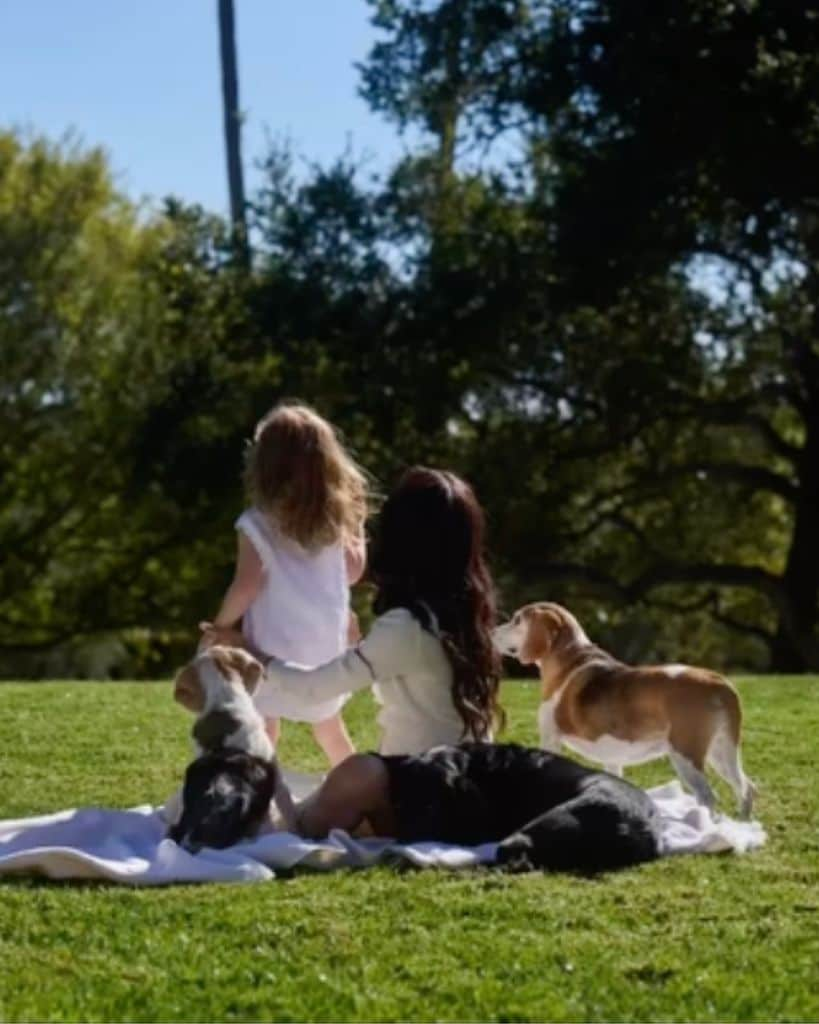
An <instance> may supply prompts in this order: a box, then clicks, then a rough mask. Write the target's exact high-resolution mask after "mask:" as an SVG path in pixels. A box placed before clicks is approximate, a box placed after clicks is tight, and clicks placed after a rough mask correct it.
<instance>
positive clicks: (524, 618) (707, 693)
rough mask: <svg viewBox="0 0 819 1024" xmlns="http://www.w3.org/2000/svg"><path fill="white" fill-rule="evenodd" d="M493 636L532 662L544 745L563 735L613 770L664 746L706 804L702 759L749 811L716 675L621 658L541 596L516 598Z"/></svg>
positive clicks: (733, 710) (725, 695)
mask: <svg viewBox="0 0 819 1024" xmlns="http://www.w3.org/2000/svg"><path fill="white" fill-rule="evenodd" d="M493 640H494V643H495V647H496V648H497V649H498V651H500V652H501V654H507V655H510V656H512V657H514V658H517V660H518V661H519V662H520V663H521V664H523V665H532V664H535V665H538V666H539V668H540V678H541V684H542V691H541V693H542V703H541V705H540V711H539V713H538V723H539V726H540V742H541V746H542V747H543V748H544V749H545V750H551V751H553V752H557V751H558V750H559V748H560V744H561V743H564V744H565V745H566V746H567V747H569V748H570V749H571V750H574V751H576V752H577V753H578V754H581V755H582V756H583V757H587V758H590V759H591V760H593V761H598V762H599V763H601V764H603V765H604V766H605V767H606V768H607V770H608V771H610V772H611V773H612V774H614V775H622V773H623V768H624V767H625V766H627V765H632V764H642V763H644V762H646V761H653V760H655V759H656V758H658V757H662V756H664V755H666V754H667V755H668V757H669V759H670V760H671V763H672V765H673V766H674V769H675V771H676V772H677V774H678V775H679V777H680V779H681V780H682V782H684V783H685V784H686V785H687V786H689V787H690V788H691V789H692V790H693V792H694V795H695V796H696V797H697V799H698V800H699V801H700V803H703V804H705V805H706V806H707V807H709V808H713V807H714V805H715V802H716V801H715V797H714V793H713V790H712V789H711V786H710V785H709V783H708V780H707V779H706V777H705V765H706V763H708V764H710V765H711V767H712V768H713V769H714V771H715V772H716V773H717V774H718V775H719V776H720V777H721V778H723V779H724V780H725V781H726V782H727V783H728V785H729V786H730V787H731V788H732V789H733V791H734V793H735V795H736V798H737V801H738V803H739V806H740V809H741V812H742V814H743V815H744V816H745V817H748V816H749V815H750V813H751V809H752V806H753V800H754V796H755V794H756V789H755V787H754V784H753V783H752V782H751V780H750V779H749V778H748V777H747V776H746V775H745V773H744V772H743V770H742V759H741V756H740V750H739V744H740V732H741V726H742V709H741V707H740V702H739V696H738V694H737V692H736V690H735V689H734V688H733V686H732V685H731V684H730V683H729V682H728V680H727V679H725V678H724V677H723V676H721V675H718V674H717V673H716V672H710V671H708V670H707V669H702V668H692V667H690V666H688V665H656V666H640V667H632V666H630V665H624V664H623V663H622V662H620V661H617V660H616V659H615V658H613V657H612V656H611V655H610V654H607V653H606V652H605V651H604V650H602V649H601V648H600V647H597V646H595V645H594V644H593V643H591V641H590V640H589V638H588V637H587V636H586V633H585V632H584V630H583V628H582V627H581V625H580V623H579V622H578V621H577V619H576V618H575V617H574V616H573V615H572V614H571V612H568V611H567V610H566V609H565V608H563V607H561V606H560V605H558V604H553V603H551V602H541V603H539V604H530V605H526V606H525V607H524V608H521V609H520V610H519V611H517V612H515V614H514V615H513V616H512V619H511V620H510V621H509V622H507V623H505V624H503V625H501V626H498V627H497V629H496V630H495V631H494V634H493Z"/></svg>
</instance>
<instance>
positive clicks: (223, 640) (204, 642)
mask: <svg viewBox="0 0 819 1024" xmlns="http://www.w3.org/2000/svg"><path fill="white" fill-rule="evenodd" d="M199 630H200V632H201V634H202V636H201V638H200V640H199V647H198V650H200V651H206V650H207V649H208V648H209V647H214V646H216V645H217V644H219V645H221V646H222V647H241V648H243V650H246V651H248V652H249V653H250V654H252V655H253V656H254V658H256V657H258V655H257V654H256V652H255V651H254V650H253V649H252V648H251V646H250V645H249V644H248V642H247V640H246V639H245V637H244V635H243V633H242V631H241V630H240V629H236V628H235V627H233V626H216V625H214V624H213V623H212V622H200V623H199Z"/></svg>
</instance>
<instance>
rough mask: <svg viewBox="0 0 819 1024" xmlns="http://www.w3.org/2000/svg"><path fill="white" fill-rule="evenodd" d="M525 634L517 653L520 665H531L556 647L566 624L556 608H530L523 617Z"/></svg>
mask: <svg viewBox="0 0 819 1024" xmlns="http://www.w3.org/2000/svg"><path fill="white" fill-rule="evenodd" d="M525 624H526V636H525V638H524V641H523V643H522V645H521V648H520V653H519V654H518V661H520V663H521V664H522V665H532V664H534V663H535V662H538V661H540V660H541V659H542V658H545V657H546V655H547V654H550V653H551V651H552V650H553V649H554V648H555V647H557V645H558V643H559V642H560V639H561V634H563V633H565V632H566V629H567V624H566V622H565V621H564V619H563V616H562V615H561V614H560V612H559V611H557V609H556V608H547V607H538V606H537V605H535V606H534V607H533V608H530V609H529V610H528V611H527V613H526V617H525Z"/></svg>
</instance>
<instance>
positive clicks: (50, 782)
mask: <svg viewBox="0 0 819 1024" xmlns="http://www.w3.org/2000/svg"><path fill="white" fill-rule="evenodd" d="M741 688H742V692H743V696H744V700H745V706H746V739H745V764H746V767H747V769H748V771H749V773H750V774H751V775H752V776H753V777H754V778H755V779H756V780H757V782H758V783H759V785H760V798H759V805H758V811H759V815H760V817H761V818H762V820H763V822H764V823H765V825H766V827H767V829H768V831H769V834H770V842H769V845H768V846H767V847H766V848H765V849H763V850H761V851H758V852H756V853H753V854H750V855H748V856H745V857H733V856H712V857H683V858H679V859H670V860H666V861H662V862H659V863H657V864H653V865H648V866H645V867H642V868H640V869H638V870H634V871H629V872H624V873H622V874H619V875H613V876H610V877H607V878H604V879H602V880H598V881H583V880H578V879H574V878H566V877H557V876H555V877H545V876H540V875H531V876H514V877H505V876H498V875H495V874H493V873H491V872H488V871H481V872H474V873H463V874H454V873H453V874H445V873H438V872H401V873H398V872H395V871H393V870H391V869H387V868H379V869H374V870H369V871H365V872H356V873H352V872H342V873H338V874H334V875H330V876H327V875H310V874H298V875H296V876H295V877H293V878H290V879H286V880H277V881H274V882H270V883H266V884H260V885H252V886H227V885H208V886H178V887H173V888H169V889H161V890H157V889H150V890H148V889H143V890H130V889H126V888H122V887H116V886H109V885H101V884H93V885H89V884H83V885H80V884H72V883H53V882H48V881H43V880H37V879H29V880H25V879H17V878H15V879H0V1020H2V1021H17V1020H31V1019H37V1020H50V1021H55V1020H145V1021H148V1020H191V1021H192V1020H261V1019H273V1020H301V1019H307V1020H310V1019H312V1020H435V1019H437V1020H543V1019H551V1020H598V1019H604V1020H783V1019H788V1020H796V1019H801V1020H803V1019H815V1018H817V1017H819V967H817V964H819V796H817V770H816V737H817V735H819V679H816V678H812V679H807V678H787V679H786V678H774V677H765V678H759V679H753V680H744V681H742V682H741ZM505 701H506V704H507V707H508V709H509V712H510V714H509V730H508V736H509V737H510V738H513V739H516V740H519V741H521V742H527V743H533V742H534V741H535V708H536V703H537V695H536V690H535V687H534V686H533V685H532V684H531V683H517V682H516V683H509V684H507V686H506V688H505ZM346 717H347V720H348V722H349V724H350V725H351V729H352V732H353V734H354V737H355V739H356V741H357V743H358V745H359V747H360V748H361V749H366V748H367V747H368V746H371V745H373V744H374V742H375V737H376V733H375V727H374V724H373V718H374V709H373V706H372V702H371V699H370V697H369V696H368V695H361V696H359V697H357V698H356V699H355V700H354V701H353V702H352V703H351V705H349V706H348V709H347V712H346ZM188 728H189V720H188V719H187V717H186V715H185V713H184V712H183V711H181V709H179V708H178V707H177V706H176V705H175V704H173V702H172V701H171V699H170V689H169V686H168V684H167V683H155V684H153V683H152V684H144V683H142V684H140V683H133V684H126V683H119V684H101V683H98V684H95V683H53V684H51V683H42V684H6V685H0V751H2V753H0V817H4V818H7V817H19V816H22V815H25V814H34V813H42V812H45V811H49V810H54V809H58V808H63V807H70V806H81V805H87V804H101V805H107V806H119V807H126V806H130V805H134V804H141V803H150V802H158V801H160V800H162V799H163V798H164V797H165V796H166V795H167V794H168V793H169V792H170V791H171V790H172V789H173V788H174V786H175V785H176V784H177V782H178V779H179V776H180V773H181V771H182V769H183V768H184V765H185V763H186V760H187V757H188V745H187V737H186V733H187V729H188ZM280 754H281V757H282V760H283V761H284V762H285V763H286V764H288V765H291V766H293V767H298V768H303V769H313V768H319V767H321V765H322V756H321V754H320V752H319V751H317V750H316V749H315V748H314V746H313V743H312V738H311V736H310V734H309V731H308V730H306V729H303V728H301V727H298V726H291V727H289V728H288V727H285V730H284V738H283V743H282V745H281V748H280ZM669 775H670V769H669V768H668V766H667V765H665V764H662V763H659V764H655V765H651V766H649V767H647V768H646V769H644V770H641V771H640V772H637V773H635V774H634V776H633V777H634V778H635V779H637V780H638V781H641V782H644V783H649V782H656V781H660V780H663V779H666V778H668V777H669ZM721 792H722V795H723V798H724V799H726V800H727V799H728V794H727V793H725V792H724V791H722V790H721Z"/></svg>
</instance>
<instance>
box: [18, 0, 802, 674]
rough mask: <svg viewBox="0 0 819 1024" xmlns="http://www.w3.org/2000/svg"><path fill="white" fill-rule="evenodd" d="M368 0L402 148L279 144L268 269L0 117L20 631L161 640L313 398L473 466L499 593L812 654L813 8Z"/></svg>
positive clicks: (354, 422)
mask: <svg viewBox="0 0 819 1024" xmlns="http://www.w3.org/2000/svg"><path fill="white" fill-rule="evenodd" d="M370 6H371V10H372V17H373V23H374V25H375V27H376V29H377V30H378V32H379V38H378V41H377V42H376V44H375V45H374V46H373V48H372V51H371V53H370V54H369V55H368V58H367V59H366V60H365V62H364V63H363V64H362V66H361V68H360V70H361V91H362V95H363V96H364V98H365V99H366V101H367V102H368V103H369V105H370V106H371V107H372V109H374V110H375V111H378V112H380V113H382V114H384V115H385V116H386V117H388V118H390V119H391V120H392V121H393V122H394V123H395V124H396V126H397V127H399V128H400V129H401V130H402V131H404V132H405V133H406V138H407V140H408V147H409V148H408V152H407V154H406V155H405V156H404V157H403V158H402V159H401V160H400V161H399V162H398V163H397V164H396V165H395V166H394V167H393V168H391V169H390V171H389V173H387V174H386V175H385V176H384V177H383V179H379V178H373V177H372V176H371V175H370V176H367V175H366V174H365V173H364V169H363V168H362V167H361V166H359V165H358V164H357V163H356V161H355V160H354V158H353V157H352V156H351V155H350V154H349V153H348V154H346V155H342V156H341V157H340V158H339V159H338V160H337V161H335V162H334V163H333V164H331V165H330V166H328V167H315V166H310V167H308V169H307V170H306V171H304V172H300V171H298V172H297V170H296V164H295V162H294V159H293V156H292V154H291V153H289V152H288V151H287V150H286V149H283V148H282V147H273V148H272V149H271V151H270V152H269V153H268V154H266V155H265V156H264V158H263V161H262V167H263V171H264V179H263V184H262V187H261V188H260V189H259V191H258V192H257V194H256V195H255V196H254V197H253V198H252V201H251V203H250V207H249V222H250V225H251V227H250V237H251V240H252V242H253V248H254V252H253V260H252V265H251V266H250V267H249V268H247V269H242V267H240V266H237V265H236V262H235V260H234V259H232V258H231V257H232V253H231V247H230V244H229V239H228V237H227V236H228V232H227V230H226V227H225V224H224V223H223V222H222V221H220V220H219V219H218V218H214V217H211V216H208V215H207V214H206V213H205V212H204V211H201V210H197V209H190V208H187V207H185V206H184V205H183V204H181V203H179V202H178V201H169V202H168V203H167V204H166V207H165V209H164V211H163V213H162V214H161V215H160V216H154V217H146V216H144V215H140V214H139V212H138V211H136V210H134V209H133V208H132V207H131V206H130V205H129V204H128V203H127V202H126V201H125V200H124V199H123V198H122V197H121V196H119V195H117V194H116V191H115V190H114V188H113V187H112V185H111V179H110V174H109V172H108V171H107V170H106V168H105V166H104V161H102V158H101V157H100V156H99V154H94V153H84V152H81V151H80V150H78V149H77V148H76V147H74V148H73V149H72V148H71V147H59V146H57V147H54V146H49V145H47V144H46V143H43V142H40V141H36V140H34V141H31V140H29V141H26V140H21V139H20V138H18V137H16V136H14V135H5V136H3V137H2V145H0V238H1V239H2V241H3V246H2V251H3V257H2V258H0V295H2V297H3V303H4V308H7V309H9V311H10V315H9V316H8V317H7V319H6V322H4V323H3V324H1V325H0V343H1V344H2V349H3V355H4V366H6V367H8V370H7V372H6V374H5V375H4V385H3V390H2V394H1V395H0V423H1V425H2V426H3V428H4V430H3V433H2V439H1V440H0V469H2V481H0V497H2V499H3V502H2V512H0V544H2V546H3V548H4V550H5V551H7V552H8V555H7V558H6V561H5V564H4V566H3V568H2V569H0V583H2V588H0V594H2V597H0V647H2V648H3V649H5V651H6V652H7V654H9V655H11V654H14V655H15V657H18V656H19V655H20V652H21V651H23V650H24V649H26V650H31V651H33V652H36V656H37V658H39V657H40V652H44V651H48V650H50V649H51V650H53V648H54V645H55V644H59V643H60V642H62V643H68V642H69V640H70V641H71V643H76V642H79V641H78V639H77V638H78V637H79V638H80V639H81V638H83V637H88V638H93V637H96V636H98V635H100V634H102V633H108V632H110V631H121V630H123V629H131V630H136V631H137V632H131V633H130V634H129V636H130V637H131V639H130V640H127V641H126V643H127V645H129V648H130V650H131V651H136V650H137V648H139V649H140V650H142V651H143V652H144V651H146V650H147V651H148V652H150V651H152V650H153V651H154V653H157V652H160V651H161V652H164V653H163V654H162V658H165V657H167V658H172V657H173V651H174V650H175V649H180V648H178V647H177V648H175V646H174V645H175V644H183V645H184V643H186V642H187V640H188V638H189V637H190V632H189V630H190V627H191V625H192V624H193V623H195V622H196V620H197V619H198V618H200V617H202V616H203V615H206V614H208V613H209V612H210V610H211V609H212V607H213V605H214V604H215V603H216V601H217V600H218V592H219V590H220V588H221V587H222V586H223V585H224V581H225V578H226V575H227V573H228V572H229V567H230V560H231V555H232V550H231V549H232V543H231V540H230V534H231V529H230V525H231V521H232V519H233V517H234V515H235V513H236V512H237V511H238V508H239V505H240V502H241V496H240V492H239V487H238V481H239V469H240V463H241V457H242V447H243V443H244V440H245V438H246V437H247V435H248V432H249V430H250V428H251V426H252V424H253V422H254V420H255V418H256V417H258V416H259V415H260V414H261V413H262V412H264V411H265V409H266V408H267V407H269V405H271V404H272V403H273V402H274V401H275V400H276V399H277V398H280V397H283V396H298V397H300V398H303V399H305V400H307V401H309V402H311V403H312V404H314V405H316V406H317V407H318V408H319V409H320V411H321V412H322V413H324V414H325V415H327V416H328V417H329V418H330V419H332V420H333V421H334V422H335V423H337V424H338V426H339V427H340V428H341V430H342V432H343V433H344V435H345V437H346V439H347V441H348V443H349V444H350V445H351V447H352V448H353V449H354V451H355V452H356V454H357V455H358V458H359V459H360V461H361V462H362V463H363V464H364V465H365V466H366V467H367V468H368V469H369V470H370V471H371V473H372V474H373V476H374V478H375V479H376V480H377V481H378V482H379V485H380V487H381V488H382V489H386V488H388V487H389V486H390V484H391V483H392V481H393V480H394V479H395V477H396V476H397V475H398V473H400V471H401V470H402V469H403V467H404V466H406V465H407V464H408V463H413V462H430V463H435V464H440V465H449V466H451V467H453V468H454V469H456V470H458V471H460V472H462V473H465V474H466V475H467V476H469V477H470V479H472V480H473V482H474V483H475V484H476V486H477V488H478V490H479V493H480V497H481V499H482V501H483V503H484V504H485V506H486V507H487V510H488V513H489V520H490V543H491V549H492V555H493V558H494V561H495V565H496V567H497V571H498V575H499V579H500V581H501V584H502V603H503V604H504V606H506V607H507V608H511V607H514V606H515V605H517V604H519V603H521V602H522V601H523V600H527V599H531V598H541V597H546V596H549V597H554V598H557V599H561V600H564V601H567V602H568V603H570V604H572V605H573V606H575V607H576V608H577V609H578V611H579V612H580V613H581V615H582V617H583V618H584V619H586V620H588V621H590V622H591V623H596V626H595V627H594V628H593V630H592V631H593V633H594V635H595V636H597V637H598V638H599V639H600V640H601V641H603V642H605V643H608V644H611V645H612V646H613V648H614V650H615V651H616V652H619V653H620V654H622V655H623V656H628V657H629V658H634V659H671V660H682V659H687V660H695V661H707V662H709V663H713V664H715V665H716V666H726V665H727V666H734V665H745V666H748V667H752V668H763V667H765V666H766V665H769V664H770V665H773V666H775V667H779V668H788V669H792V670H802V669H805V668H808V667H814V668H815V667H816V666H817V665H819V531H817V530H816V529H815V521H816V510H817V508H819V347H817V346H819V341H817V339H819V319H817V316H818V314H817V310H819V299H817V294H819V233H818V232H817V224H819V220H817V209H819V206H818V204H819V195H817V192H816V182H817V181H819V136H818V135H817V132H816V95H817V89H816V85H817V82H819V58H817V56H816V54H817V52H819V51H817V47H816V45H815V43H816V33H817V32H819V9H817V8H816V5H815V4H801V5H784V6H782V5H770V4H769V5H763V4H759V3H752V2H749V3H728V2H722V0H696V2H686V3H678V2H674V3H670V4H663V5H657V4H653V3H648V2H642V3H635V4H627V5H614V6H612V5H610V4H604V3H598V2H596V0H593V2H586V0H508V2H507V0H504V2H502V3H498V2H497V0H468V2H467V0H436V2H432V0H370ZM234 255H235V254H234ZM145 629H147V630H149V632H150V634H151V635H153V636H154V637H155V639H156V643H155V644H153V645H152V643H151V641H148V642H147V648H146V646H145V643H146V642H145V640H144V636H145V634H144V633H140V632H139V630H145ZM160 634H162V636H161V638H160ZM134 638H139V639H134ZM133 656H134V655H132V657H133ZM133 664H134V665H135V666H137V662H133ZM24 667H25V666H23V665H22V663H20V669H19V671H23V669H24ZM25 670H26V671H31V672H34V673H37V672H39V673H40V674H42V673H43V672H47V671H48V666H47V665H46V664H45V663H42V662H41V663H40V664H39V667H38V666H36V665H35V666H33V667H29V668H26V669H25ZM138 670H139V671H149V667H148V665H146V664H145V657H144V656H143V655H141V654H140V655H139V656H138ZM6 671H7V672H8V671H11V665H9V668H8V669H7V670H6Z"/></svg>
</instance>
